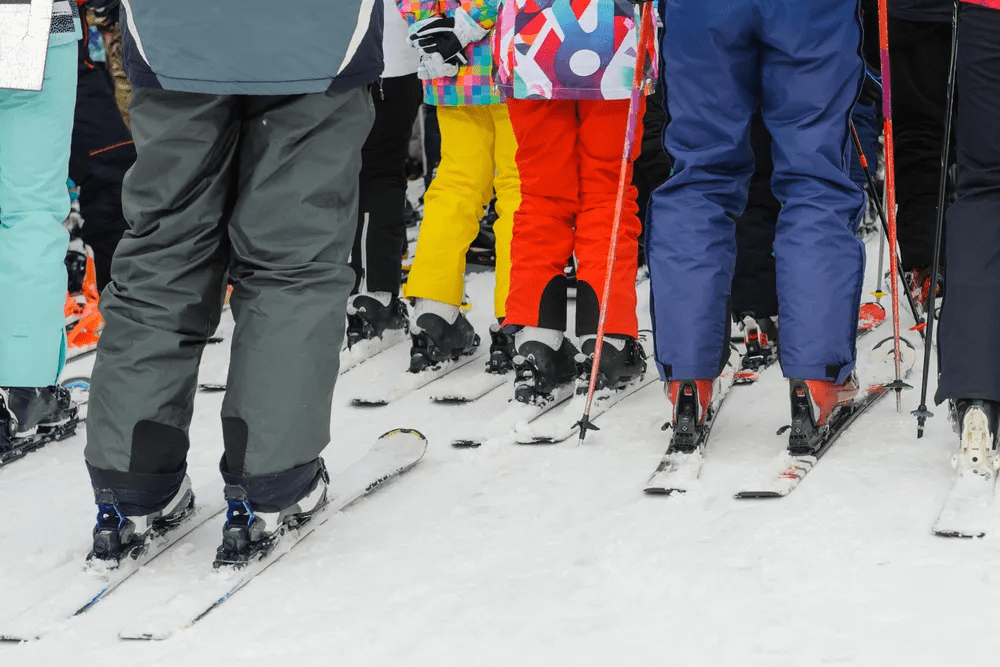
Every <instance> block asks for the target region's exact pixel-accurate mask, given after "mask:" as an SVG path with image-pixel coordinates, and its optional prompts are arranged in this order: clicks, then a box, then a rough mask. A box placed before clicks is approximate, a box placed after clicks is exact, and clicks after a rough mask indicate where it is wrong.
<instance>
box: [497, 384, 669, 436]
mask: <svg viewBox="0 0 1000 667" xmlns="http://www.w3.org/2000/svg"><path fill="white" fill-rule="evenodd" d="M658 379H659V376H658V375H657V373H656V371H649V370H647V371H646V372H645V373H643V374H642V375H640V376H639V377H638V378H633V379H632V381H631V382H629V383H627V384H626V385H625V386H624V387H622V388H621V389H601V390H600V391H595V392H594V401H593V403H591V405H590V418H591V419H596V418H597V417H599V416H600V415H602V414H604V413H605V412H607V411H608V410H610V409H611V408H612V407H614V406H615V405H617V404H618V403H620V402H621V401H622V400H623V399H626V398H628V397H629V396H631V395H632V394H634V393H636V392H637V391H639V390H640V389H642V388H643V387H648V386H649V385H651V384H652V383H653V382H654V381H655V380H658ZM581 389H582V391H583V392H586V391H587V385H582V386H578V387H577V392H580V391H581ZM586 404H587V396H586V393H577V395H576V396H575V397H574V398H573V400H571V401H570V402H569V403H568V404H566V405H564V406H563V407H561V408H559V410H554V411H552V412H550V413H549V414H547V415H545V416H544V417H542V418H540V419H537V420H535V421H533V422H530V423H526V424H518V425H517V427H516V428H515V430H514V438H515V440H517V442H519V443H521V444H524V445H537V444H554V443H558V442H563V441H565V440H569V439H570V438H572V437H573V436H574V435H577V434H579V432H580V418H581V417H582V416H583V410H584V408H585V407H586Z"/></svg>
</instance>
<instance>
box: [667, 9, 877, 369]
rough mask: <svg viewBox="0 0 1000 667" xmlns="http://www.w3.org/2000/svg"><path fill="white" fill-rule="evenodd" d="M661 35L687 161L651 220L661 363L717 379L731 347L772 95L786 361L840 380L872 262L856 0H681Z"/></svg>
mask: <svg viewBox="0 0 1000 667" xmlns="http://www.w3.org/2000/svg"><path fill="white" fill-rule="evenodd" d="M663 40H664V42H663V44H664V48H663V50H662V52H663V55H664V65H663V79H664V80H663V83H664V85H665V88H666V90H667V91H668V94H667V98H668V105H669V107H668V109H669V117H670V122H669V124H668V125H667V128H666V130H665V132H664V139H663V143H664V148H665V149H666V151H667V153H668V154H669V155H670V156H671V157H672V158H673V160H674V175H673V176H672V177H671V178H670V179H669V180H668V181H667V182H666V183H665V184H663V185H662V186H661V187H660V188H658V189H657V190H656V191H655V192H654V193H653V197H652V204H651V207H650V209H651V212H650V214H649V225H648V227H649V228H648V231H647V234H648V240H647V254H648V259H649V268H650V278H651V281H652V298H653V322H654V330H655V342H656V358H657V362H658V364H659V366H660V371H661V374H662V375H663V376H664V377H665V378H668V379H669V378H674V379H680V378H696V379H708V378H713V377H715V376H717V375H718V373H719V372H720V369H721V368H722V365H723V363H724V360H725V358H726V357H727V356H728V354H727V349H728V333H729V308H728V303H729V298H730V290H731V285H732V277H733V270H734V266H735V262H736V232H735V222H734V220H735V219H736V218H737V217H738V216H739V215H740V214H741V213H742V212H743V209H744V207H745V206H746V203H747V191H748V184H749V181H750V176H751V174H752V173H753V170H754V158H753V152H752V151H751V148H750V120H751V118H752V117H753V114H754V112H755V110H756V109H757V108H760V112H761V115H762V118H763V120H764V124H765V125H766V127H767V130H768V131H769V132H770V134H771V137H772V145H771V153H772V157H773V161H774V174H773V176H772V179H771V189H772V191H773V193H774V195H775V197H776V198H777V199H778V201H779V202H780V203H781V205H782V208H781V212H780V214H779V215H778V222H777V227H776V230H775V240H774V255H775V262H776V270H777V288H778V315H779V327H780V332H781V345H780V348H779V349H780V359H781V365H782V369H783V371H784V374H785V376H786V377H793V378H805V379H829V380H835V381H838V382H842V381H843V380H844V379H846V377H847V375H848V374H849V373H850V372H851V370H853V368H854V364H855V360H856V351H855V338H856V330H857V319H858V307H859V305H860V301H861V288H862V277H863V273H864V261H865V260H864V246H863V245H862V243H861V242H860V241H859V240H858V239H857V237H856V236H855V230H856V229H857V225H858V222H859V221H860V218H861V215H862V213H863V209H864V195H863V194H862V191H861V189H860V188H859V187H858V186H857V185H855V184H854V183H853V182H852V181H851V178H850V159H851V152H850V132H849V125H848V119H849V118H850V114H851V108H852V107H853V105H854V102H855V100H856V99H857V97H858V94H859V92H860V90H861V83H862V76H863V71H864V65H863V61H862V58H861V54H860V48H861V24H860V17H859V13H858V6H857V2H856V0H810V1H808V2H803V0H668V2H667V9H666V25H665V33H664V37H663Z"/></svg>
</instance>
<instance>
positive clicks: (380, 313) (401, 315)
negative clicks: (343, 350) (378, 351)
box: [347, 294, 409, 348]
mask: <svg viewBox="0 0 1000 667" xmlns="http://www.w3.org/2000/svg"><path fill="white" fill-rule="evenodd" d="M408 328H409V325H408V318H407V311H406V303H405V302H403V300H402V299H400V298H398V297H394V298H393V299H392V301H390V302H389V305H388V306H385V305H382V302H381V301H379V300H378V299H376V298H375V297H373V296H371V295H368V294H356V295H355V296H353V297H352V298H351V300H350V301H349V302H348V304H347V347H348V348H351V347H354V345H356V344H357V343H360V342H361V341H363V340H371V339H372V338H381V337H382V334H383V333H385V331H386V330H387V329H404V330H405V329H408Z"/></svg>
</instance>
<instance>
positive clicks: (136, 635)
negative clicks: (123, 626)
mask: <svg viewBox="0 0 1000 667" xmlns="http://www.w3.org/2000/svg"><path fill="white" fill-rule="evenodd" d="M173 634H174V633H173V632H172V631H170V630H159V631H156V632H152V631H134V630H122V631H121V632H119V633H118V638H119V639H122V640H125V641H146V642H149V641H163V640H164V639H169V638H170V637H172V636H173Z"/></svg>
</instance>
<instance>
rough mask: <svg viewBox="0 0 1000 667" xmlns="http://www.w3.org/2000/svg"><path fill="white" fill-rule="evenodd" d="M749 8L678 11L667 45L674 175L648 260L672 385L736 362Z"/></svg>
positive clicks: (668, 141)
mask: <svg viewBox="0 0 1000 667" xmlns="http://www.w3.org/2000/svg"><path fill="white" fill-rule="evenodd" d="M754 13H755V12H754V8H753V6H752V2H750V1H749V0H740V1H738V2H735V3H732V4H731V5H729V6H728V7H727V8H726V9H725V10H724V11H720V10H719V9H717V8H716V7H715V6H714V4H713V3H697V2H690V3H683V4H682V5H681V6H679V7H677V8H676V11H675V8H674V7H673V6H671V8H670V16H669V19H668V21H667V25H666V31H665V34H664V38H663V44H664V48H663V51H662V53H663V56H664V64H663V78H664V80H665V84H666V86H667V90H668V92H667V110H668V116H669V118H670V121H669V123H668V125H667V128H666V130H665V132H664V147H665V148H666V150H667V153H668V154H669V155H671V156H672V158H673V159H674V175H673V176H672V177H671V178H670V179H669V180H668V181H667V182H666V183H664V184H663V185H662V186H660V187H659V188H657V189H656V190H655V191H654V192H653V196H652V201H651V203H650V213H649V216H648V220H647V228H646V234H647V241H646V251H647V261H648V262H649V271H650V280H651V288H652V300H653V328H654V332H655V341H656V359H657V362H658V363H659V365H660V368H661V372H662V374H663V375H665V377H666V379H671V378H673V379H677V380H680V379H701V380H709V379H712V378H715V377H717V376H718V374H719V373H720V371H721V370H722V368H723V367H724V365H725V362H726V359H728V357H729V331H730V316H729V310H730V308H729V295H730V290H731V289H732V280H733V271H734V267H735V263H736V234H735V224H734V222H733V221H734V220H735V218H736V217H737V216H738V215H739V214H740V213H742V211H743V209H744V207H745V206H746V201H747V185H748V182H749V180H750V175H751V173H752V172H753V166H754V161H753V153H752V151H751V150H750V136H749V135H750V131H749V128H750V119H751V117H752V115H753V113H754V109H755V108H756V107H757V96H756V92H757V90H758V83H757V82H758V73H757V66H758V51H757V44H756V42H755V40H754V37H753V34H752V32H751V30H750V25H751V23H752V22H753V20H754Z"/></svg>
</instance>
